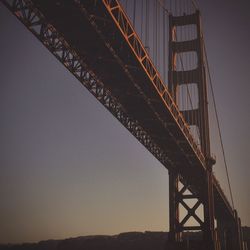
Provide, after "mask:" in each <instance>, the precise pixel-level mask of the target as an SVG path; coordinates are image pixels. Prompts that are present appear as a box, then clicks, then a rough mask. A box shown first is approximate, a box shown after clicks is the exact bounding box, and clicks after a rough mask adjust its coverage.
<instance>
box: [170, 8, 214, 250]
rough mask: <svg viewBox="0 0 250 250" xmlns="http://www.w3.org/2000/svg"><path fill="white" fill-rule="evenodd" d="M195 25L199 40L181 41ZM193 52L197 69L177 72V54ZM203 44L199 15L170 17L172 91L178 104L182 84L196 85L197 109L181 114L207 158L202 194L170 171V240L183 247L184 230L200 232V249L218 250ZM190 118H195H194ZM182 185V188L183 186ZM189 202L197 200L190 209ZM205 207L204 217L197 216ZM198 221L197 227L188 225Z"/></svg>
mask: <svg viewBox="0 0 250 250" xmlns="http://www.w3.org/2000/svg"><path fill="white" fill-rule="evenodd" d="M188 25H192V26H193V27H195V30H196V34H197V36H196V38H194V39H192V40H186V41H180V40H178V37H177V28H178V27H180V26H188ZM185 52H192V53H196V56H197V67H196V68H195V69H191V70H190V69H189V70H186V69H183V68H182V70H177V65H176V62H177V55H178V54H179V53H185ZM204 62H205V60H204V45H203V38H202V32H201V22H200V12H199V11H198V10H197V11H196V12H195V13H193V14H190V15H183V16H173V15H170V16H169V89H170V91H171V93H172V96H173V98H174V99H175V101H176V102H177V103H178V100H177V98H178V91H179V88H180V86H181V85H187V87H188V85H189V84H195V86H196V88H197V92H198V107H195V108H192V109H188V110H183V111H182V114H183V116H184V117H185V119H186V121H187V123H188V124H189V125H190V126H195V127H196V128H197V129H198V131H199V140H200V147H201V150H202V152H203V154H204V156H205V158H206V190H205V191H204V192H203V193H198V192H195V191H194V189H192V187H191V185H190V182H189V181H188V180H184V179H183V177H182V176H181V175H180V174H179V173H174V172H169V193H170V194H169V206H170V209H169V210H170V233H169V241H171V242H173V244H174V245H181V244H184V243H182V239H181V237H182V233H183V232H185V231H195V230H197V231H201V232H202V235H203V236H202V247H201V245H200V246H199V247H200V249H206V250H212V249H216V244H215V242H216V235H215V228H214V197H213V184H212V166H213V164H214V163H215V160H214V159H213V158H212V157H211V153H210V140H209V122H208V101H207V87H206V71H205V65H204ZM190 117H195V119H191V118H190ZM181 186H182V187H181ZM190 200H193V201H195V203H194V205H192V206H191V207H190V205H188V204H189V202H190ZM180 206H182V207H183V209H184V210H186V212H187V214H186V216H185V217H184V218H182V219H181V218H180ZM199 207H202V210H203V212H202V213H203V215H201V213H198V208H199ZM189 220H193V221H195V222H196V223H195V226H194V225H192V223H191V224H190V223H188V221H189Z"/></svg>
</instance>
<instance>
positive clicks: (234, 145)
mask: <svg viewBox="0 0 250 250" xmlns="http://www.w3.org/2000/svg"><path fill="white" fill-rule="evenodd" d="M199 3H200V8H201V11H202V17H203V28H204V33H205V39H206V46H207V51H208V57H209V62H210V70H211V74H212V78H213V85H214V90H215V97H216V100H217V106H218V112H219V116H220V121H221V127H222V135H223V139H224V144H225V151H226V156H227V161H228V165H229V170H230V176H231V179H232V180H231V183H232V189H233V194H234V199H235V204H236V208H237V209H238V211H239V215H240V217H241V219H242V224H243V225H248V226H250V209H249V207H250V204H249V196H250V184H249V177H250V170H249V162H250V133H249V130H250V101H249V93H250V83H249V79H250V68H249V65H250V48H249V41H250V17H249V14H248V12H249V6H248V5H249V3H248V1H247V0H245V1H243V0H242V1H228V0H227V1H226V0H221V1H215V0H211V1H205V0H200V1H199ZM0 38H1V39H0V56H1V60H0V117H1V123H0V138H1V140H0V152H1V153H0V199H1V203H0V224H1V226H0V243H7V242H27V241H29V242H30V241H39V240H45V239H49V238H67V237H74V236H79V235H89V234H116V233H119V232H124V231H145V230H161V231H162V230H164V231H165V230H168V211H169V210H168V172H167V170H166V169H165V168H164V167H163V166H162V165H161V164H160V163H159V162H158V161H157V160H156V159H155V158H154V157H153V156H152V155H151V154H150V153H149V152H147V150H146V149H145V148H144V147H143V146H142V145H141V144H140V143H139V142H137V140H136V139H135V138H134V137H133V136H132V135H130V134H129V132H128V131H127V130H126V129H125V128H124V127H123V126H122V125H121V124H120V123H119V122H118V121H117V120H116V119H115V118H114V117H113V116H112V115H111V114H110V113H109V112H108V111H106V110H105V108H104V107H103V106H102V105H101V104H99V102H98V101H96V100H95V98H94V97H92V96H91V95H90V94H89V93H88V91H87V90H86V89H85V88H84V87H82V85H81V84H80V83H79V82H78V81H77V80H76V79H75V78H74V77H73V76H72V75H71V74H70V73H69V72H68V71H67V70H66V69H65V68H64V67H63V66H62V65H61V64H60V63H59V62H58V61H57V60H56V59H55V58H54V56H52V55H51V54H50V52H48V51H47V49H46V48H45V47H43V46H42V45H41V43H40V42H39V41H38V40H37V39H36V38H35V37H34V36H33V35H32V34H31V33H30V32H28V31H27V29H26V28H25V27H24V26H23V25H22V24H21V23H20V22H19V21H18V20H17V19H16V18H15V17H14V16H12V14H10V12H9V11H8V10H7V9H6V8H5V7H4V6H3V5H2V4H0ZM214 139H216V138H214ZM214 153H215V154H219V152H214ZM216 172H218V177H219V180H220V181H221V183H222V186H225V189H226V183H225V177H222V175H223V174H224V173H223V171H222V170H221V166H218V170H216ZM223 178H224V179H223ZM225 191H226V190H225Z"/></svg>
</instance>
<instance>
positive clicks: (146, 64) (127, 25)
mask: <svg viewBox="0 0 250 250" xmlns="http://www.w3.org/2000/svg"><path fill="white" fill-rule="evenodd" d="M102 2H103V4H104V5H105V7H106V9H107V11H108V12H109V13H110V15H111V17H112V18H113V20H114V22H115V24H116V25H117V27H118V28H119V30H120V31H121V33H122V35H123V37H124V38H125V40H126V41H127V43H128V44H129V46H130V48H131V49H132V51H133V52H134V54H135V56H136V58H137V59H138V61H139V62H140V64H141V66H142V68H143V69H144V71H145V73H146V74H147V76H148V77H149V79H150V80H151V83H152V84H153V86H154V88H155V89H156V91H157V92H158V94H159V97H160V98H161V100H162V101H163V103H164V104H165V106H166V108H167V109H168V110H169V112H170V113H171V114H172V116H173V118H174V119H175V121H176V123H177V124H178V126H179V128H180V129H181V131H182V133H183V134H184V136H185V137H186V139H187V140H188V142H189V144H190V145H191V147H192V148H193V150H194V152H195V154H196V155H197V157H198V159H199V160H200V162H201V163H202V165H203V166H204V167H205V157H204V155H203V153H202V151H201V149H200V148H199V146H198V144H197V142H196V141H195V139H194V137H193V136H192V134H191V131H190V128H189V125H188V124H187V122H186V121H185V118H184V117H183V115H182V114H181V112H180V110H179V108H178V106H177V104H176V103H175V101H174V100H173V98H172V96H171V94H170V93H169V91H168V88H167V86H166V85H165V84H164V83H163V81H162V79H161V77H160V74H159V72H158V71H157V69H156V67H155V66H154V64H153V62H152V60H151V58H150V56H149V54H148V52H147V51H146V49H145V47H144V45H143V43H142V41H141V40H140V38H139V36H138V35H137V33H136V31H135V30H134V28H133V26H132V24H131V22H130V20H129V18H128V16H127V14H126V13H125V11H124V10H123V7H122V6H121V4H120V3H119V1H118V0H102Z"/></svg>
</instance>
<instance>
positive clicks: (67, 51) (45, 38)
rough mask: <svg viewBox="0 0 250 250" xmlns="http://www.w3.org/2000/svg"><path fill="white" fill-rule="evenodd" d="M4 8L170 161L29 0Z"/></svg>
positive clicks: (149, 146)
mask: <svg viewBox="0 0 250 250" xmlns="http://www.w3.org/2000/svg"><path fill="white" fill-rule="evenodd" d="M2 1H3V3H4V4H5V5H6V6H7V8H8V9H9V10H10V11H11V12H12V13H13V14H14V15H15V16H16V17H17V18H18V19H19V20H20V21H21V22H22V23H23V24H24V25H25V26H26V27H27V28H28V29H29V30H30V31H31V32H32V33H33V34H34V35H35V36H36V37H37V38H38V39H39V40H40V41H41V42H42V44H43V45H44V46H45V47H46V48H47V49H48V50H49V51H50V52H51V53H52V54H53V55H54V56H55V57H56V58H57V59H58V60H59V61H60V62H61V63H62V64H63V65H64V66H65V67H66V68H67V69H68V70H69V71H70V72H71V73H72V74H73V75H74V76H75V77H76V78H77V79H78V80H79V81H80V82H81V83H82V85H83V86H85V87H86V88H87V89H88V91H89V92H90V93H91V94H92V95H94V96H95V97H96V99H97V100H98V101H99V102H100V103H102V104H103V105H104V107H106V108H107V109H108V110H109V111H110V112H111V113H112V114H113V115H114V116H115V117H116V118H117V119H118V120H119V121H120V122H121V123H122V124H123V125H124V127H126V128H127V129H128V130H129V131H130V133H131V134H133V135H134V136H135V137H136V138H137V139H138V140H139V141H140V142H141V143H142V144H143V145H144V146H145V147H146V148H147V149H148V150H149V151H150V152H151V153H152V154H153V155H154V156H155V157H156V158H157V159H158V160H159V161H160V162H161V163H162V164H163V165H164V166H169V167H173V163H172V162H171V161H170V160H169V159H168V157H167V154H166V152H164V151H163V150H162V149H161V148H160V147H159V146H158V145H157V144H156V143H155V142H154V141H153V140H152V138H151V137H150V136H149V134H148V133H147V132H146V131H145V130H144V129H143V128H142V127H141V126H140V124H139V123H138V121H137V120H135V119H133V118H131V117H130V116H129V115H128V114H127V113H126V112H125V110H124V108H123V107H122V105H121V104H120V103H119V102H118V101H117V99H116V98H114V97H113V96H112V93H111V92H110V91H109V90H107V89H106V88H105V87H104V85H103V83H102V82H101V81H100V80H99V79H98V78H97V76H96V75H95V74H94V73H93V72H92V71H91V69H90V68H89V67H88V66H87V65H86V64H85V63H84V58H83V57H82V56H81V57H80V56H79V55H78V54H77V52H76V51H75V50H74V49H73V48H72V47H71V46H70V45H69V44H68V43H67V41H66V40H65V39H64V37H63V36H62V35H61V34H59V33H58V31H57V30H56V29H55V28H54V27H53V26H52V25H51V24H49V23H47V22H46V20H45V18H44V16H43V15H42V13H41V12H40V11H39V10H38V9H37V8H36V7H35V6H34V5H33V3H32V2H31V1H30V0H2Z"/></svg>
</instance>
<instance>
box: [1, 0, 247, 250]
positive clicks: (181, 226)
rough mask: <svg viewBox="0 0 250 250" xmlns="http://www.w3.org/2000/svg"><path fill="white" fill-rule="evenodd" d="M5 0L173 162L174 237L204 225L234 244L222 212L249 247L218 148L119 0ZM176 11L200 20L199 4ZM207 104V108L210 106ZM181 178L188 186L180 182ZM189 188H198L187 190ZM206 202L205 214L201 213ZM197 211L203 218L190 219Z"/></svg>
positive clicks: (212, 238)
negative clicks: (219, 169) (217, 161)
mask: <svg viewBox="0 0 250 250" xmlns="http://www.w3.org/2000/svg"><path fill="white" fill-rule="evenodd" d="M3 3H4V4H5V5H6V6H7V7H8V8H9V9H10V11H11V12H12V13H14V15H15V16H16V17H17V18H18V19H19V20H20V21H21V22H22V23H23V24H24V25H25V26H26V27H27V28H28V29H29V30H30V31H31V32H32V33H33V34H34V35H35V36H36V37H37V38H38V39H39V40H40V41H41V42H42V43H43V45H44V46H46V47H47V48H48V49H49V50H50V52H51V53H52V54H53V55H54V56H55V57H56V58H57V59H58V60H59V61H61V63H62V64H63V65H64V66H65V67H66V68H67V69H68V70H69V71H70V72H71V73H72V74H73V75H74V76H75V77H76V78H77V79H78V80H79V81H80V82H81V83H82V84H83V85H84V86H85V87H86V88H87V89H88V90H89V91H90V92H91V93H92V94H93V95H94V96H95V97H96V98H97V100H98V101H100V102H101V103H102V104H103V105H104V106H105V107H106V108H107V109H108V110H109V111H110V112H111V113H112V114H113V115H114V116H115V117H116V118H117V119H118V120H119V121H120V122H121V123H122V124H123V125H124V126H125V127H126V128H127V129H128V130H129V131H130V132H131V133H132V134H133V135H134V136H135V137H136V138H137V139H138V140H139V141H140V142H141V143H142V144H143V145H144V146H145V147H146V148H147V149H148V150H149V151H150V152H151V153H152V154H153V155H154V156H155V157H156V158H157V159H158V160H159V161H160V162H161V163H162V164H163V165H164V167H166V168H167V169H168V171H169V173H170V177H171V176H174V179H173V185H172V187H170V197H172V198H171V199H172V202H173V203H172V204H170V217H172V218H170V221H171V222H170V223H171V224H170V230H172V233H173V234H172V239H171V240H172V241H173V242H176V241H177V242H178V241H181V239H180V237H181V232H182V231H186V230H201V231H203V232H204V239H205V241H206V243H205V245H204V246H203V248H204V249H230V248H229V244H228V245H227V246H224V245H223V243H221V242H220V243H217V238H218V237H219V236H218V235H219V234H220V232H217V233H216V232H215V226H214V219H216V220H217V227H218V228H219V225H221V228H231V229H232V232H233V233H234V234H237V237H236V241H235V242H232V245H231V248H232V249H242V246H241V243H240V242H241V240H242V239H241V234H240V229H239V228H240V220H239V218H238V216H237V212H236V211H235V210H234V209H233V208H232V207H231V205H230V203H229V201H228V200H227V198H226V196H225V194H224V192H223V190H222V189H221V187H220V185H219V183H218V181H217V179H216V177H215V176H214V174H213V172H212V165H213V164H214V159H213V158H212V157H211V155H210V150H208V149H206V146H204V147H203V146H199V145H197V142H196V141H195V139H194V138H193V135H192V133H191V132H190V127H189V125H190V124H189V121H188V120H187V119H186V117H185V115H184V114H183V112H181V111H180V110H179V108H178V105H177V103H176V100H175V96H174V95H173V93H172V92H171V89H169V88H168V87H167V86H166V85H165V83H164V81H163V80H162V79H161V76H160V73H159V72H158V71H157V69H156V67H155V66H154V63H153V62H152V60H151V58H150V56H149V54H148V51H147V50H146V49H145V47H144V45H143V43H142V42H141V40H140V38H139V36H138V35H137V33H136V31H135V29H134V27H133V25H132V24H131V22H130V20H129V18H128V16H127V14H126V13H125V11H124V9H123V7H122V5H121V4H120V3H119V1H117V0H99V1H94V0H83V1H80V0H72V1H66V0H57V1H51V0H15V1H14V0H13V1H9V0H3ZM171 18H172V22H173V23H174V24H172V25H173V28H174V27H176V26H178V25H187V24H188V23H189V24H196V22H197V25H198V22H200V15H199V11H196V12H194V13H193V14H190V15H186V16H180V17H173V16H172V17H171ZM199 38H200V37H198V38H197V41H198V40H199ZM199 41H201V40H199ZM172 42H174V41H172ZM189 44H191V43H189ZM175 46H176V47H175V50H178V48H177V47H178V46H179V47H180V46H181V45H179V44H178V43H177V42H176V43H175ZM182 46H184V47H185V46H186V45H185V44H184V45H182ZM189 46H191V47H192V46H193V44H191V45H189ZM200 46H202V42H201V44H200ZM176 48H177V49H176ZM170 49H171V48H170ZM179 49H181V50H182V51H184V50H188V49H187V48H186V47H185V48H179ZM172 50H174V48H172ZM172 52H173V51H172ZM177 52H178V51H177ZM173 53H174V52H173ZM200 56H202V55H200ZM203 66H204V65H203V64H202V67H203ZM202 67H201V68H200V69H202ZM170 71H171V69H170ZM203 73H204V72H203ZM186 74H188V73H186ZM170 81H171V79H170ZM172 81H173V82H172V84H174V79H172ZM179 81H181V80H180V79H179ZM204 84H205V83H204ZM204 91H205V90H204V89H203V94H204V95H205V94H206V93H205V92H204ZM204 100H205V99H204ZM202 108H204V109H206V105H205V104H204V105H203V106H202ZM204 119H205V118H204ZM204 122H206V121H205V120H204ZM204 136H206V133H204ZM203 139H204V138H203ZM201 140H202V139H201ZM204 145H205V139H204ZM178 182H181V183H182V185H183V187H182V189H178V186H177V184H178ZM175 189H176V190H175ZM187 190H188V191H189V192H190V194H185V192H186V191H187ZM187 199H196V200H197V202H196V204H195V206H194V207H193V208H189V207H188V206H187V205H186V203H185V200H187ZM179 203H180V204H182V205H183V206H184V208H185V209H186V210H187V216H186V217H185V218H184V219H183V220H182V221H181V220H180V219H179V217H178V208H177V204H179ZM200 205H202V206H203V209H204V215H203V217H204V218H201V216H200V215H199V214H196V213H195V212H196V210H197V208H198V207H199V206H200ZM190 217H193V218H194V219H195V220H196V221H197V222H198V224H199V225H198V226H186V225H185V224H186V222H187V221H188V220H189V218H190ZM218 231H219V229H218ZM220 237H222V236H220ZM227 240H228V241H230V239H227ZM218 242H219V241H218ZM223 247H224V248H223Z"/></svg>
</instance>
